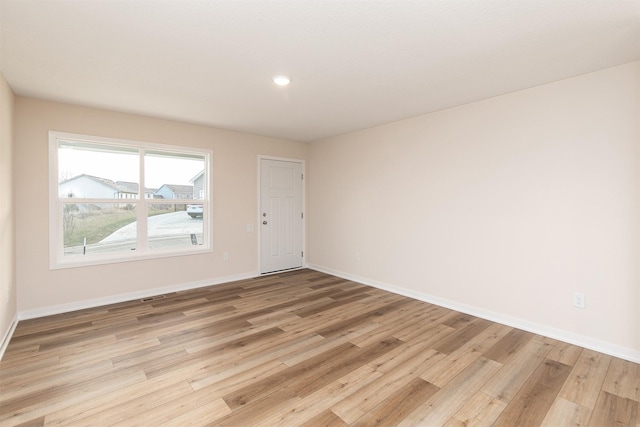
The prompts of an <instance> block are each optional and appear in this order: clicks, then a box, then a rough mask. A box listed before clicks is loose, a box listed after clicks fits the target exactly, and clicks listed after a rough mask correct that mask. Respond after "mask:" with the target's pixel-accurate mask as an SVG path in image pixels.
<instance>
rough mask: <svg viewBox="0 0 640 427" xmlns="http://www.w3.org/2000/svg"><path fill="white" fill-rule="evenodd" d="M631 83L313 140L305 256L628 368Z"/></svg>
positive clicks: (632, 318)
mask: <svg viewBox="0 0 640 427" xmlns="http://www.w3.org/2000/svg"><path fill="white" fill-rule="evenodd" d="M639 86H640V63H638V62H636V63H630V64H626V65H622V66H618V67H615V68H610V69H606V70H602V71H599V72H595V73H591V74H587V75H583V76H579V77H575V78H571V79H567V80H563V81H559V82H555V83H552V84H547V85H544V86H539V87H535V88H531V89H527V90H523V91H519V92H515V93H511V94H508V95H504V96H499V97H495V98H491V99H487V100H483V101H480V102H476V103H472V104H467V105H462V106H459V107H455V108H451V109H448V110H444V111H440V112H436V113H432V114H427V115H423V116H420V117H416V118H412V119H408V120H403V121H399V122H396V123H391V124H388V125H384V126H379V127H375V128H371V129H366V130H362V131H359V132H354V133H350V134H347V135H342V136H338V137H334V138H329V139H327V140H322V141H316V142H313V143H312V144H311V149H310V153H309V158H310V162H309V166H308V176H309V181H308V183H307V185H308V208H309V215H308V221H309V223H308V226H309V233H308V242H309V248H308V250H309V252H308V255H309V257H308V258H307V259H308V260H309V263H310V264H311V266H312V267H315V268H319V269H323V270H325V271H331V272H334V273H338V274H341V275H343V276H347V277H352V278H357V279H360V280H364V281H367V282H369V283H374V284H378V285H380V286H389V287H397V288H398V289H397V290H400V291H401V292H404V293H407V294H410V295H414V296H418V297H421V298H424V299H427V300H435V301H439V302H441V303H442V302H444V303H448V304H449V305H450V306H453V307H459V308H463V309H465V310H467V311H472V312H475V313H479V314H483V315H485V316H486V317H492V318H494V319H498V320H503V321H507V322H510V323H511V324H515V325H520V326H522V327H526V328H528V329H533V330H538V331H542V332H546V333H548V334H551V335H555V336H556V337H560V338H563V339H569V340H572V341H574V342H580V343H581V344H583V345H586V346H590V347H592V348H593V347H597V348H598V349H600V350H608V352H609V353H616V354H619V355H623V356H624V357H627V358H634V359H636V360H640V326H639V325H640V262H639V261H640V131H639V124H638V123H639V120H638V118H639V116H640V108H639V103H640V90H639ZM574 291H580V292H584V293H585V294H586V304H587V306H586V309H577V308H574V307H573V306H572V297H573V293H574Z"/></svg>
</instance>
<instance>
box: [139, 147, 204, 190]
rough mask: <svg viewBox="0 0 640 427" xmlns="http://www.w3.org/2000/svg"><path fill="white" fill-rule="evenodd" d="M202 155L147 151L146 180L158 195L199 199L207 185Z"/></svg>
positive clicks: (145, 162)
mask: <svg viewBox="0 0 640 427" xmlns="http://www.w3.org/2000/svg"><path fill="white" fill-rule="evenodd" d="M204 166H205V159H204V156H202V155H193V154H181V153H166V152H158V151H147V152H145V156H144V174H145V176H144V180H145V183H146V186H147V187H148V190H149V191H152V192H153V197H154V198H156V199H197V198H199V195H200V190H203V189H204V185H205V181H206V179H205V173H204Z"/></svg>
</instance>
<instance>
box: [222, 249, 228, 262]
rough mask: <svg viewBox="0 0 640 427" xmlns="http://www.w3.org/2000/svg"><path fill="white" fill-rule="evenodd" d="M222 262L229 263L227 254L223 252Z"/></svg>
mask: <svg viewBox="0 0 640 427" xmlns="http://www.w3.org/2000/svg"><path fill="white" fill-rule="evenodd" d="M222 260H223V261H225V262H226V261H229V252H226V251H225V252H223V253H222Z"/></svg>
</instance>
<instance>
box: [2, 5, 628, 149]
mask: <svg viewBox="0 0 640 427" xmlns="http://www.w3.org/2000/svg"><path fill="white" fill-rule="evenodd" d="M0 29H1V31H0V35H1V39H0V70H1V71H2V73H3V74H4V76H5V78H6V79H7V81H8V82H9V85H10V86H11V87H12V89H13V90H14V92H15V93H16V94H17V95H24V96H31V97H37V98H44V99H51V100H57V101H63V102H70V103H74V104H80V105H87V106H93V107H100V108H106V109H109V110H116V111H122V112H128V113H135V114H142V115H147V116H153V117H161V118H168V119H175V120H180V121H186V122H191V123H200V124H206V125H210V126H215V127H219V128H225V129H231V130H238V131H243V132H249V133H254V134H260V135H268V136H274V137H281V138H288V139H293V140H297V141H314V140H317V139H321V138H325V137H328V136H333V135H337V134H341V133H345V132H350V131H353V130H357V129H363V128H367V127H371V126H375V125H378V124H382V123H388V122H392V121H395V120H399V119H403V118H407V117H412V116H416V115H420V114H424V113H428V112H431V111H436V110H440V109H443V108H448V107H452V106H455V105H460V104H464V103H468V102H472V101H476V100H479V99H484V98H488V97H492V96H496V95H500V94H504V93H508V92H512V91H516V90H520V89H524V88H527V87H532V86H536V85H539V84H544V83H548V82H551V81H556V80H560V79H564V78H567V77H572V76H576V75H580V74H584V73H588V72H591V71H595V70H599V69H603V68H607V67H610V66H615V65H619V64H623V63H627V62H631V61H635V60H640V0H413V1H408V0H388V1H383V0H377V1H373V0H370V1H356V0H352V1H348V0H253V1H249V0H217V1H202V0H199V1H196V0H181V1H175V0H174V1H158V0H128V1H108V0H94V1H88V0H85V1H79V0H40V1H38V0H35V1H33V0H32V1H27V0H0ZM274 74H287V75H290V76H291V77H292V78H293V82H292V84H291V85H290V86H289V87H286V88H280V87H277V86H275V85H274V84H273V83H272V82H271V76H273V75H274Z"/></svg>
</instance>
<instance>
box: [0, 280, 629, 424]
mask: <svg viewBox="0 0 640 427" xmlns="http://www.w3.org/2000/svg"><path fill="white" fill-rule="evenodd" d="M0 425H1V426H17V425H25V426H26V425H29V426H40V425H64V426H68V425H71V426H89V425H92V426H110V425H121V426H156V425H174V426H205V425H211V426H347V425H349V426H351V425H353V426H396V425H397V426H410V425H423V426H438V427H439V426H446V427H462V426H466V427H469V426H509V427H512V426H518V427H526V426H549V427H562V426H590V427H606V426H629V427H639V426H640V365H638V364H635V363H631V362H628V361H624V360H621V359H617V358H614V357H611V356H607V355H605V354H601V353H598V352H595V351H591V350H587V349H583V348H580V347H576V346H573V345H570V344H566V343H563V342H560V341H556V340H553V339H550V338H546V337H543V336H540V335H535V334H532V333H529V332H525V331H521V330H518V329H514V328H511V327H508V326H504V325H501V324H497V323H493V322H490V321H487V320H483V319H479V318H475V317H473V316H470V315H467V314H463V313H458V312H455V311H452V310H448V309H445V308H442V307H438V306H435V305H431V304H427V303H423V302H419V301H415V300H412V299H409V298H406V297H403V296H399V295H394V294H391V293H388V292H384V291H381V290H378V289H374V288H371V287H367V286H364V285H361V284H358V283H354V282H350V281H348V280H343V279H340V278H337V277H333V276H330V275H326V274H323V273H319V272H316V271H311V270H299V271H295V272H288V273H284V274H278V275H272V276H266V277H260V278H256V279H251V280H244V281H239V282H234V283H228V284H224V285H218V286H212V287H208V288H200V289H196V290H191V291H185V292H178V293H173V294H168V295H165V297H164V298H160V299H155V300H152V301H146V302H142V301H130V302H125V303H120V304H114V305H111V306H105V307H99V308H94V309H88V310H82V311H77V312H73V313H67V314H61V315H56V316H50V317H46V318H40V319H33V320H27V321H22V322H20V323H19V325H18V327H17V328H16V331H15V334H14V335H13V338H12V340H11V342H10V344H9V346H8V348H7V351H6V354H5V356H4V359H3V360H2V362H0Z"/></svg>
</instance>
